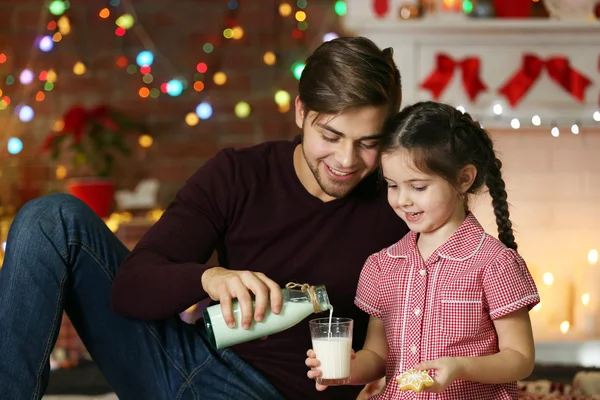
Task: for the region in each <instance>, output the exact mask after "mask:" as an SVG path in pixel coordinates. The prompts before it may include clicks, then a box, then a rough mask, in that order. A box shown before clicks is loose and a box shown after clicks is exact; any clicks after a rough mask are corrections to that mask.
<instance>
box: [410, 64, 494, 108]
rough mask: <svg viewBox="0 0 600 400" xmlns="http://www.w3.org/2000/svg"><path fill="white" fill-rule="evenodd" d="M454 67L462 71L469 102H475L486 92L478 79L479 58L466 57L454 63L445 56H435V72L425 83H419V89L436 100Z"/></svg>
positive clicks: (449, 78) (447, 82)
mask: <svg viewBox="0 0 600 400" xmlns="http://www.w3.org/2000/svg"><path fill="white" fill-rule="evenodd" d="M456 67H460V69H461V70H462V81H463V86H464V88H465V90H466V91H467V94H468V95H469V99H471V101H473V100H475V98H476V97H477V96H478V95H479V93H481V92H484V91H486V90H487V87H486V86H485V84H484V83H483V82H482V81H481V79H480V78H479V67H480V62H479V58H477V57H467V58H465V59H464V60H462V61H454V60H453V59H452V58H450V57H449V56H447V55H445V54H438V55H437V62H436V68H435V71H433V72H432V73H431V74H430V75H429V76H428V77H427V79H426V80H425V82H423V83H421V88H423V89H426V90H429V91H431V94H432V96H433V98H434V99H435V100H438V99H439V97H440V96H441V94H442V92H443V91H444V90H445V89H446V86H448V84H449V83H450V80H452V77H453V76H454V69H455V68H456Z"/></svg>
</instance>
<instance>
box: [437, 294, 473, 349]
mask: <svg viewBox="0 0 600 400" xmlns="http://www.w3.org/2000/svg"><path fill="white" fill-rule="evenodd" d="M481 299H482V293H481V292H462V291H448V292H442V293H441V331H442V333H443V334H444V335H448V336H451V337H453V338H467V337H473V336H476V335H477V333H478V332H479V327H480V324H481V315H482V312H483V310H482V309H483V304H482V301H481Z"/></svg>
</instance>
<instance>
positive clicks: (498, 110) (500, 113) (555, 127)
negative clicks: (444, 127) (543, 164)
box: [456, 103, 600, 137]
mask: <svg viewBox="0 0 600 400" xmlns="http://www.w3.org/2000/svg"><path fill="white" fill-rule="evenodd" d="M456 109H457V110H459V111H461V112H462V113H465V112H466V111H468V110H465V107H464V106H461V105H459V106H456ZM491 114H493V115H487V116H486V115H484V116H478V115H472V116H473V118H474V119H475V120H477V121H478V122H480V123H485V122H486V120H488V121H493V125H494V127H496V128H498V127H501V126H502V125H503V124H504V123H506V124H507V125H509V126H510V127H511V128H512V129H515V130H517V129H521V128H523V127H527V126H533V127H543V126H547V127H548V128H547V129H548V132H549V133H550V135H552V136H553V137H560V135H561V133H562V131H563V130H562V128H561V127H563V128H564V130H567V127H568V130H569V131H570V132H571V133H572V134H573V135H578V134H579V133H580V132H581V127H582V126H599V124H598V123H599V122H600V111H594V112H593V113H591V115H590V117H589V119H587V118H579V119H577V120H573V118H572V117H565V118H562V119H561V120H560V121H557V119H556V117H552V118H542V117H540V116H539V115H538V114H534V115H533V116H532V117H531V118H530V119H529V118H522V117H520V118H516V117H514V116H510V115H507V113H506V112H505V111H504V109H503V107H502V105H501V104H499V103H496V104H494V105H493V106H492V108H491ZM505 121H506V122H505ZM528 122H531V125H528Z"/></svg>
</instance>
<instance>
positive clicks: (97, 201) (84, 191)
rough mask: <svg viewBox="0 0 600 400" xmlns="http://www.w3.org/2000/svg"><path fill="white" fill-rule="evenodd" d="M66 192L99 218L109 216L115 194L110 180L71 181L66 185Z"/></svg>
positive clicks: (88, 179)
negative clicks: (85, 205) (79, 200)
mask: <svg viewBox="0 0 600 400" xmlns="http://www.w3.org/2000/svg"><path fill="white" fill-rule="evenodd" d="M67 191H68V192H69V194H72V195H73V196H75V197H77V198H79V199H81V200H82V201H83V202H84V203H85V204H87V205H88V206H89V207H90V208H91V209H92V210H93V211H94V212H95V213H96V214H98V215H99V216H100V218H107V217H109V216H110V212H111V208H112V205H113V199H114V194H115V183H114V182H113V181H112V180H111V179H104V178H83V179H71V180H69V182H68V184H67Z"/></svg>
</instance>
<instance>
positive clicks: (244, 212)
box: [112, 138, 408, 399]
mask: <svg viewBox="0 0 600 400" xmlns="http://www.w3.org/2000/svg"><path fill="white" fill-rule="evenodd" d="M298 143H299V138H296V139H294V140H293V141H280V142H269V143H264V144H260V145H257V146H254V147H251V148H247V149H242V150H232V149H227V150H224V151H221V152H220V153H219V154H217V155H216V157H215V158H213V159H211V160H210V161H208V162H207V163H206V164H205V165H204V166H203V167H202V168H200V169H199V170H198V171H197V172H196V173H195V174H194V175H193V176H192V177H191V178H190V179H189V180H188V182H187V183H186V184H185V186H184V187H183V188H182V189H181V190H180V191H179V193H178V194H177V196H176V199H175V200H174V201H173V203H171V204H170V205H169V207H168V208H167V210H166V211H165V213H164V214H163V216H162V218H161V219H160V220H159V221H158V222H157V223H156V224H155V225H154V226H153V227H152V228H151V229H150V230H149V231H148V233H147V234H146V235H145V236H144V237H143V238H142V239H141V240H140V242H139V243H138V245H137V246H136V247H135V249H134V250H133V252H132V253H131V255H130V256H129V257H128V258H127V259H126V260H125V262H124V263H123V265H122V266H121V267H120V269H119V272H118V274H117V276H116V278H115V281H114V284H113V289H112V304H113V308H114V310H115V312H117V313H118V314H121V315H125V316H130V317H134V318H140V319H161V318H167V317H172V316H174V315H176V314H178V313H180V312H182V311H183V310H185V309H187V308H188V307H189V306H191V305H193V304H196V303H198V302H199V301H201V300H205V299H206V298H207V297H208V295H207V294H206V292H205V291H204V290H202V285H201V276H202V273H203V272H204V271H205V270H206V269H207V268H209V267H210V265H206V264H205V263H206V262H207V261H208V260H209V258H210V257H211V255H212V253H213V251H214V250H216V251H217V252H218V258H219V264H220V265H221V266H223V267H225V268H229V269H239V270H242V269H247V270H251V271H260V272H263V273H264V274H266V275H267V276H268V277H269V278H271V279H273V280H274V281H275V282H277V283H279V284H280V285H281V286H284V285H285V284H286V283H287V282H290V281H295V282H300V283H305V282H306V283H310V284H313V285H317V284H324V285H325V286H326V288H327V292H328V294H329V298H330V301H331V303H332V305H333V306H334V316H339V317H350V318H354V320H355V328H354V329H355V333H354V343H353V348H354V349H356V350H358V349H360V348H362V345H363V342H364V338H365V334H366V327H367V322H368V315H367V314H365V313H363V312H362V311H361V310H359V309H358V308H357V307H356V306H355V305H354V302H353V300H354V295H355V291H356V286H357V283H358V278H359V274H360V271H361V268H362V266H363V263H364V261H365V260H366V259H367V257H368V256H369V255H370V254H372V253H374V252H376V251H378V250H380V249H382V248H383V247H386V246H389V245H391V244H392V243H394V242H396V241H397V240H399V239H400V238H401V237H402V236H404V234H405V233H407V231H408V229H407V227H406V225H405V224H404V223H403V222H402V221H401V220H400V218H398V217H397V216H396V215H395V214H394V212H393V210H392V209H391V207H390V206H389V205H388V204H387V200H386V195H385V190H384V189H383V188H382V187H381V186H380V185H378V183H377V180H378V176H377V174H373V175H371V176H370V177H368V178H366V179H365V180H364V181H363V182H362V183H361V184H360V185H359V186H358V187H357V188H356V189H355V190H354V191H353V192H352V193H351V194H350V195H348V196H347V197H345V198H341V199H336V200H333V201H330V202H326V203H324V202H322V201H321V200H319V199H317V198H316V197H314V196H312V195H311V194H309V193H308V192H307V191H306V189H305V188H304V187H303V186H302V184H301V183H300V180H299V179H298V176H297V175H296V173H295V171H294V166H293V152H294V148H295V146H296V145H297V144H298ZM322 316H324V315H322ZM309 319H310V318H307V319H306V320H305V321H303V322H301V323H300V324H298V325H296V326H295V327H293V328H291V329H289V330H287V331H284V332H282V333H279V334H276V335H272V336H270V337H269V338H268V339H267V340H257V341H253V342H249V343H245V344H242V345H238V346H235V347H233V350H234V351H235V352H236V353H237V354H238V355H239V356H240V357H242V358H243V359H244V360H246V361H247V362H248V363H250V364H251V365H253V366H254V367H255V368H256V369H258V370H259V371H261V372H262V373H263V374H264V376H266V378H267V379H268V380H269V381H270V382H272V383H273V384H274V385H275V387H276V388H277V389H278V390H279V391H280V392H281V393H282V394H283V395H284V396H285V397H286V398H288V399H307V398H310V399H339V398H350V396H351V393H357V392H358V391H359V390H360V387H351V386H345V387H331V388H328V389H327V390H326V391H324V392H317V391H316V390H315V387H314V381H312V380H309V379H308V378H307V377H306V372H307V367H306V366H305V365H304V360H305V353H306V350H308V349H309V348H310V347H311V341H310V331H309V328H308V320H309Z"/></svg>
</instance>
